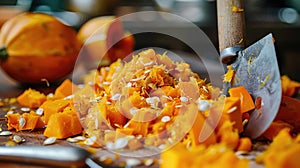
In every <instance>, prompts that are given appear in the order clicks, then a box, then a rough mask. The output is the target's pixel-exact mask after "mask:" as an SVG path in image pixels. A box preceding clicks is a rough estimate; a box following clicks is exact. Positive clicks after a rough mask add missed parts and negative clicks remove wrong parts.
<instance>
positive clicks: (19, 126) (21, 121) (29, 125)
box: [6, 113, 45, 131]
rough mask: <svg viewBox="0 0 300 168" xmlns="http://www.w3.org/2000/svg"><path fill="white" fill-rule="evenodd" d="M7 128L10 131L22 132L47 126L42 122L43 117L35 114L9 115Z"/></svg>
mask: <svg viewBox="0 0 300 168" xmlns="http://www.w3.org/2000/svg"><path fill="white" fill-rule="evenodd" d="M6 116H7V119H8V121H7V126H8V130H11V129H16V130H17V131H22V130H34V129H35V128H43V127H44V126H45V124H44V123H43V121H42V120H41V117H40V116H38V115H36V114H33V113H23V114H22V115H21V114H19V113H14V114H7V115H6Z"/></svg>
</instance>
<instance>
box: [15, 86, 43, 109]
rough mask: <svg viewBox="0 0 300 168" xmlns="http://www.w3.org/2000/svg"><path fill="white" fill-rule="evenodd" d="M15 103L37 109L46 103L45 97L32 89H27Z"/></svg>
mask: <svg viewBox="0 0 300 168" xmlns="http://www.w3.org/2000/svg"><path fill="white" fill-rule="evenodd" d="M17 101H18V103H19V104H20V105H22V106H26V107H30V108H38V107H39V106H41V105H42V104H43V103H44V102H45V101H46V96H45V95H44V94H43V93H40V92H39V91H36V90H34V89H28V90H25V91H24V92H23V93H22V94H21V95H20V96H18V97H17Z"/></svg>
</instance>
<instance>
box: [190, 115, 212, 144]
mask: <svg viewBox="0 0 300 168" xmlns="http://www.w3.org/2000/svg"><path fill="white" fill-rule="evenodd" d="M201 136H202V137H201ZM189 137H190V138H191V140H192V145H193V146H197V145H200V144H205V145H207V146H208V145H211V144H215V143H216V135H215V133H214V130H213V129H212V128H211V126H210V125H209V123H208V122H206V120H205V118H204V116H203V115H202V114H201V113H200V112H198V113H197V116H196V119H195V121H194V124H193V126H192V129H191V130H190V131H189Z"/></svg>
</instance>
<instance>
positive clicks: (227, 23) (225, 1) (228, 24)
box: [217, 0, 245, 52]
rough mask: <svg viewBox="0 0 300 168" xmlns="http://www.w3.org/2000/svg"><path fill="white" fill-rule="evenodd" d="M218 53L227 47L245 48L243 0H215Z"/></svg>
mask: <svg viewBox="0 0 300 168" xmlns="http://www.w3.org/2000/svg"><path fill="white" fill-rule="evenodd" d="M217 11H218V34H219V50H220V52H221V51H222V50H223V49H225V48H228V47H233V46H241V47H245V42H244V41H245V16H244V0H217Z"/></svg>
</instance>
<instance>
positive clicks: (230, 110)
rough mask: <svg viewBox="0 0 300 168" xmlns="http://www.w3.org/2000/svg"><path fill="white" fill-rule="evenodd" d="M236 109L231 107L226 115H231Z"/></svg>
mask: <svg viewBox="0 0 300 168" xmlns="http://www.w3.org/2000/svg"><path fill="white" fill-rule="evenodd" d="M236 109H237V107H236V106H233V107H232V108H230V109H229V110H228V111H227V113H228V114H229V113H233V112H234V111H235V110H236Z"/></svg>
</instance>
